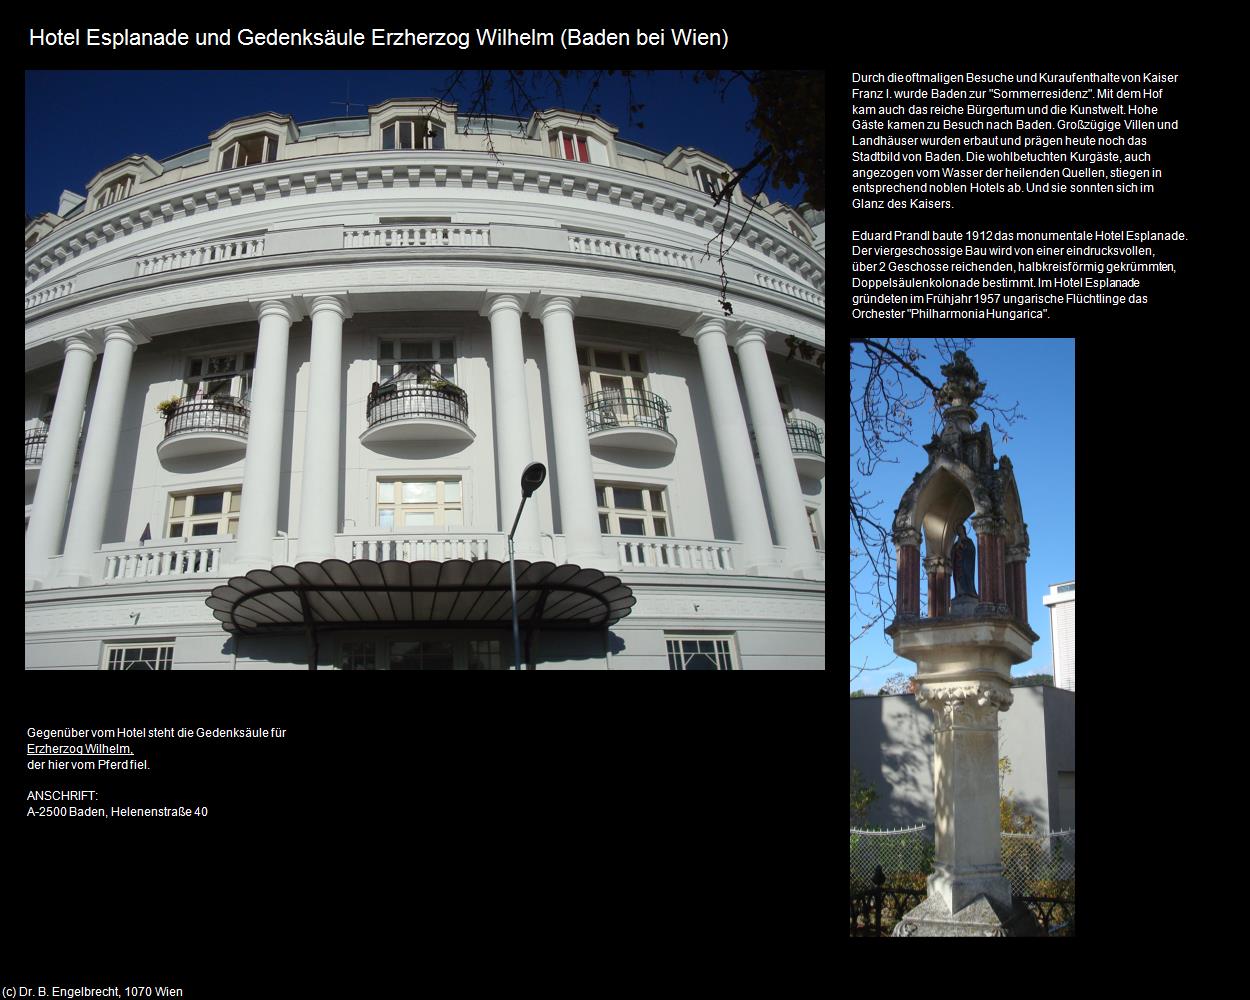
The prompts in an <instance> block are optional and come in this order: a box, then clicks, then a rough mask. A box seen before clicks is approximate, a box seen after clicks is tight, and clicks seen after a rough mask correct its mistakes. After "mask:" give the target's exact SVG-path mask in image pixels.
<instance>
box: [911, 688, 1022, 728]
mask: <svg viewBox="0 0 1250 1000" xmlns="http://www.w3.org/2000/svg"><path fill="white" fill-rule="evenodd" d="M1013 700H1014V698H1013V696H1012V694H1011V688H1010V686H1008V684H1007V683H1006V682H1005V681H921V683H920V685H919V686H918V687H917V689H916V704H917V705H919V706H920V707H921V708H927V709H928V710H929V711H930V712H932V713H933V729H934V731H935V732H944V731H946V730H948V729H982V730H985V729H996V728H997V727H998V713H999V712H1005V711H1007V709H1009V708H1010V707H1011V703H1012V701H1013Z"/></svg>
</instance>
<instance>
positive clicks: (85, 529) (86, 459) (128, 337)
mask: <svg viewBox="0 0 1250 1000" xmlns="http://www.w3.org/2000/svg"><path fill="white" fill-rule="evenodd" d="M148 339H149V338H147V337H145V336H144V335H143V334H141V333H139V332H138V331H137V330H135V328H134V327H133V326H131V324H130V323H118V324H116V325H113V326H109V327H106V328H105V330H104V358H103V360H102V361H101V362H100V377H99V380H98V381H97V382H96V389H95V402H94V403H92V406H91V420H90V422H89V423H88V425H87V440H86V443H85V444H84V445H83V449H82V464H81V465H80V466H79V469H78V489H77V490H76V491H75V493H74V509H73V510H72V511H71V512H70V515H69V530H68V532H67V533H66V536H65V556H64V557H63V558H62V560H61V576H62V577H63V578H64V582H65V583H66V584H67V585H68V586H71V587H78V586H83V585H86V584H90V583H94V582H95V579H94V574H93V573H92V561H93V559H94V557H95V554H96V552H98V551H99V548H100V542H101V540H102V539H103V538H104V515H105V513H106V512H107V510H108V501H109V493H110V491H111V487H112V485H113V468H114V466H115V465H116V464H117V442H118V440H119V439H120V437H121V430H122V410H123V409H124V408H125V405H126V387H127V386H128V385H129V384H130V364H131V362H132V361H133V359H134V355H135V350H136V349H137V348H138V346H139V345H140V344H146V343H148Z"/></svg>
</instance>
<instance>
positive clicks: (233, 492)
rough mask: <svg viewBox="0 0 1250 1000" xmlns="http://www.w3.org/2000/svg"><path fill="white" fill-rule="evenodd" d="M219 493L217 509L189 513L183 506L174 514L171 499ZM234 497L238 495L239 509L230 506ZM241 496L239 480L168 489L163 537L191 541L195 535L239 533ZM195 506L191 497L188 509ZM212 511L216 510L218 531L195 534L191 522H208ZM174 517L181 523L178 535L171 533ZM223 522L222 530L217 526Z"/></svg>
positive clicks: (214, 536) (202, 536) (233, 535)
mask: <svg viewBox="0 0 1250 1000" xmlns="http://www.w3.org/2000/svg"><path fill="white" fill-rule="evenodd" d="M218 493H220V494H221V510H220V512H209V513H206V514H195V513H188V512H187V510H186V508H185V507H184V508H183V513H182V514H180V515H178V517H177V518H175V516H174V501H175V500H186V499H188V498H192V497H197V496H215V495H216V494H218ZM235 498H238V500H239V509H238V510H232V509H231V507H232V506H233V501H234V499H235ZM242 498H243V485H242V483H240V484H238V485H237V486H202V487H197V488H195V489H190V490H185V491H183V490H179V491H171V492H170V493H169V494H168V495H167V498H166V503H165V520H164V532H165V537H164V540H165V541H169V542H172V541H178V540H182V541H186V542H190V541H191V540H192V539H195V538H204V539H207V538H234V537H236V536H237V534H238V530H239V528H238V521H239V518H240V516H241V511H242V506H243V500H242ZM194 509H195V503H194V501H192V503H191V510H192V511H194ZM214 513H215V514H216V519H217V527H218V531H217V532H215V533H214V534H212V535H196V534H194V533H193V527H192V526H193V525H194V524H208V523H210V521H209V519H210V517H212V516H213V514H214ZM175 520H177V521H179V522H180V523H181V525H182V528H183V533H182V534H181V535H175V534H172V533H171V532H172V526H173V522H174V521H175ZM232 521H233V522H234V527H233V529H231V522H232ZM223 523H224V525H225V529H226V530H225V531H222V530H220V529H221V528H222V525H223Z"/></svg>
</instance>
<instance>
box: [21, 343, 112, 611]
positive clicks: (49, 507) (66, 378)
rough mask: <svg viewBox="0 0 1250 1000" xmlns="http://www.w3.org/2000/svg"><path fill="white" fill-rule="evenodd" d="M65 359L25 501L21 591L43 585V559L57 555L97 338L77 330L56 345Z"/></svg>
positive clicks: (44, 560)
mask: <svg viewBox="0 0 1250 1000" xmlns="http://www.w3.org/2000/svg"><path fill="white" fill-rule="evenodd" d="M62 347H63V349H64V352H65V360H64V362H63V363H62V365H61V381H60V382H59V383H58V385H57V389H56V404H55V405H54V406H53V409H52V420H51V422H50V423H49V425H48V440H47V441H46V442H45V443H44V448H43V462H41V463H40V466H39V479H38V481H37V482H36V483H35V499H34V501H33V502H32V504H31V511H30V524H29V525H27V527H26V573H25V578H26V589H28V590H31V589H35V588H38V587H40V586H42V585H43V582H44V580H45V579H46V577H47V573H48V560H49V559H50V558H51V557H52V556H54V555H56V554H57V552H58V551H59V548H60V544H61V529H62V528H63V527H64V526H65V505H66V503H68V501H69V487H70V481H71V480H72V479H73V478H74V460H75V458H76V457H77V454H78V435H79V434H80V433H81V431H82V415H83V410H84V409H86V405H87V388H88V386H89V385H90V383H91V368H92V366H93V365H94V364H95V356H96V351H97V350H98V340H97V338H95V337H93V336H91V335H89V334H86V333H79V334H75V335H74V336H72V337H69V338H67V339H66V341H65V343H64V344H63V345H62Z"/></svg>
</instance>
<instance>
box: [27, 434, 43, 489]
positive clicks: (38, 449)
mask: <svg viewBox="0 0 1250 1000" xmlns="http://www.w3.org/2000/svg"><path fill="white" fill-rule="evenodd" d="M47 443H48V429H47V428H46V427H41V428H35V429H32V430H27V431H26V485H27V486H29V485H30V484H31V483H33V482H35V480H37V479H38V478H39V467H40V466H41V465H43V449H44V446H45V445H46V444H47Z"/></svg>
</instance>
